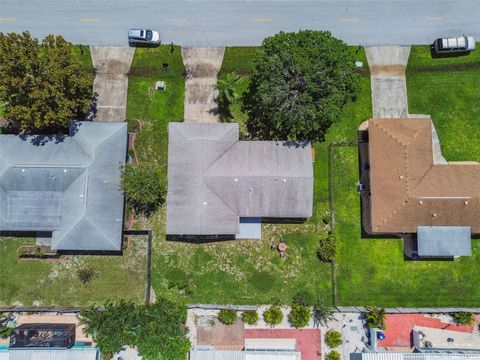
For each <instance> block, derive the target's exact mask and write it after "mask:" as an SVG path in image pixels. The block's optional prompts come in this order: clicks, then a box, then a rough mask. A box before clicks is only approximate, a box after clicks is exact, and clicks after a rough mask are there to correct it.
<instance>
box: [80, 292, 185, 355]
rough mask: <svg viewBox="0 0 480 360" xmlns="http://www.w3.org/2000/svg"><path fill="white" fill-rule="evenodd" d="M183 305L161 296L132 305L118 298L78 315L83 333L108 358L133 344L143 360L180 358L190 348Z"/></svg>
mask: <svg viewBox="0 0 480 360" xmlns="http://www.w3.org/2000/svg"><path fill="white" fill-rule="evenodd" d="M186 319H187V308H186V306H184V305H179V304H177V303H174V302H172V301H169V300H167V299H164V298H158V299H157V300H156V302H155V303H153V304H147V305H136V304H134V303H132V302H126V301H121V302H119V303H117V304H115V303H111V302H109V303H107V304H105V306H104V307H103V308H97V307H92V308H90V309H88V310H84V311H82V312H81V314H80V321H81V323H82V324H83V325H85V332H86V333H87V334H89V335H91V336H93V339H94V340H95V342H96V343H97V346H98V348H99V349H100V350H101V351H102V353H103V354H105V355H106V357H108V356H109V355H110V356H111V355H112V354H113V353H116V352H118V351H120V349H121V348H122V346H125V345H130V346H136V347H137V349H138V351H139V352H140V354H141V355H142V356H143V358H144V359H145V360H158V359H162V360H184V359H185V358H186V356H187V353H188V351H189V348H190V342H189V340H188V338H187V337H186V334H187V331H188V329H187V328H186V327H185V322H186Z"/></svg>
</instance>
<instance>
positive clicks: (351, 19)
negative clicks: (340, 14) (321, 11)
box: [337, 17, 358, 22]
mask: <svg viewBox="0 0 480 360" xmlns="http://www.w3.org/2000/svg"><path fill="white" fill-rule="evenodd" d="M337 21H340V22H355V21H358V18H357V17H349V18H339V19H338V20H337Z"/></svg>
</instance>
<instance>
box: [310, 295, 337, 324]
mask: <svg viewBox="0 0 480 360" xmlns="http://www.w3.org/2000/svg"><path fill="white" fill-rule="evenodd" d="M313 318H314V323H315V325H316V326H317V327H318V326H321V325H323V326H326V325H327V322H328V321H331V320H334V319H335V317H334V316H333V310H332V308H330V307H328V306H326V305H325V304H324V303H323V300H322V299H318V300H317V301H316V302H315V305H314V306H313Z"/></svg>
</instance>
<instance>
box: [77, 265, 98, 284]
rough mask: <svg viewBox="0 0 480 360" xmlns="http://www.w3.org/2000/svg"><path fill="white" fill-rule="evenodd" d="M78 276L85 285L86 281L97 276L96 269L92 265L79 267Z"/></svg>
mask: <svg viewBox="0 0 480 360" xmlns="http://www.w3.org/2000/svg"><path fill="white" fill-rule="evenodd" d="M77 276H78V278H79V279H80V281H81V282H82V284H83V285H85V284H86V283H88V282H90V281H92V280H93V278H94V276H95V270H93V269H92V268H91V267H87V268H83V269H79V270H78V271H77Z"/></svg>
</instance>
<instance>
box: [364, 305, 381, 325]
mask: <svg viewBox="0 0 480 360" xmlns="http://www.w3.org/2000/svg"><path fill="white" fill-rule="evenodd" d="M367 309H368V313H367V322H368V326H369V327H371V328H374V327H377V328H379V329H383V330H385V309H384V308H381V307H375V306H369V307H368V308H367Z"/></svg>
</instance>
